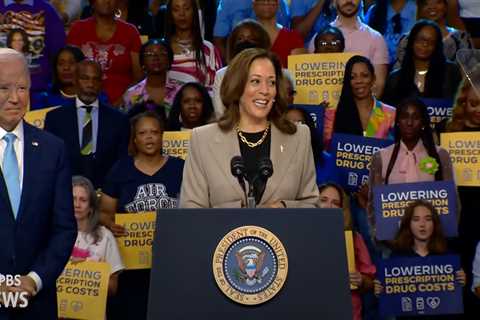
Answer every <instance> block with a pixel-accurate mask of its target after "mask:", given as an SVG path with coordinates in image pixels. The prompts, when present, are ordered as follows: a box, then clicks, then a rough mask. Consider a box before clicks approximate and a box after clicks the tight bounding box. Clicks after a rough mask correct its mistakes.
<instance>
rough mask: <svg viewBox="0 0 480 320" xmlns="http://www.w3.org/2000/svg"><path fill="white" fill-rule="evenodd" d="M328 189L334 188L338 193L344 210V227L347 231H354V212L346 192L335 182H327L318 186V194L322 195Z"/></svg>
mask: <svg viewBox="0 0 480 320" xmlns="http://www.w3.org/2000/svg"><path fill="white" fill-rule="evenodd" d="M328 188H333V189H335V190H336V191H337V193H338V194H339V196H340V203H341V204H342V210H343V219H344V221H343V225H344V228H345V230H352V229H353V221H352V211H351V209H350V202H349V198H348V196H347V194H346V193H345V190H344V189H343V188H342V187H341V186H340V185H338V184H337V183H335V182H325V183H323V184H321V185H319V186H318V193H319V194H321V193H322V192H323V191H324V190H326V189H328Z"/></svg>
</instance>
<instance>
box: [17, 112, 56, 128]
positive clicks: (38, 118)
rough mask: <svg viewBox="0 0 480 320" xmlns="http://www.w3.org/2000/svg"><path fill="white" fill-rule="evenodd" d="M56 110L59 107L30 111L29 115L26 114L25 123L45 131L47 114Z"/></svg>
mask: <svg viewBox="0 0 480 320" xmlns="http://www.w3.org/2000/svg"><path fill="white" fill-rule="evenodd" d="M56 108H58V107H50V108H44V109H38V110H33V111H28V112H27V113H25V117H24V119H25V121H27V122H28V123H30V124H31V125H32V126H35V127H37V128H40V129H43V125H44V124H45V117H46V116H47V112H48V111H50V110H53V109H56Z"/></svg>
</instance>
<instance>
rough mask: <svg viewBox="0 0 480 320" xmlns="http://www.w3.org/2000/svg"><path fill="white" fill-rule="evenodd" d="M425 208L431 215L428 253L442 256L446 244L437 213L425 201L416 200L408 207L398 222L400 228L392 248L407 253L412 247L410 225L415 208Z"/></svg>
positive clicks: (412, 239) (445, 249)
mask: <svg viewBox="0 0 480 320" xmlns="http://www.w3.org/2000/svg"><path fill="white" fill-rule="evenodd" d="M417 207H425V208H427V209H428V210H429V211H430V212H431V213H432V221H433V233H432V236H431V237H430V239H429V240H428V245H427V247H428V251H429V253H433V254H442V253H445V252H446V251H447V243H446V240H445V236H444V235H443V231H442V225H441V223H440V218H439V217H438V213H437V211H436V210H435V208H434V207H433V205H432V204H431V203H430V202H428V201H425V200H416V201H414V202H412V203H410V204H409V205H408V207H407V208H406V209H405V212H404V214H403V217H402V220H401V221H400V228H399V229H398V231H397V234H396V235H395V239H394V240H393V247H394V248H395V250H397V251H400V252H409V251H410V250H412V247H413V245H414V238H413V234H412V230H411V228H410V224H411V222H412V218H413V214H414V212H415V208H417Z"/></svg>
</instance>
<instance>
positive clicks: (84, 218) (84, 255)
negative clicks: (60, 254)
mask: <svg viewBox="0 0 480 320" xmlns="http://www.w3.org/2000/svg"><path fill="white" fill-rule="evenodd" d="M72 187H73V206H74V211H75V219H76V220H77V226H78V235H77V240H76V241H75V246H74V247H73V251H72V255H71V260H72V261H75V262H79V261H100V262H107V263H109V264H110V266H111V273H110V281H109V282H108V294H109V295H115V293H116V291H117V284H118V274H119V273H120V271H121V270H123V269H125V267H124V265H123V263H122V259H121V257H120V252H119V250H118V247H117V242H116V241H115V237H114V236H113V234H112V233H111V232H110V230H108V229H107V228H105V227H104V226H101V225H100V222H99V216H100V212H99V211H98V204H97V194H96V192H95V189H94V188H93V185H92V183H91V182H90V180H88V179H87V178H85V177H82V176H74V177H73V178H72Z"/></svg>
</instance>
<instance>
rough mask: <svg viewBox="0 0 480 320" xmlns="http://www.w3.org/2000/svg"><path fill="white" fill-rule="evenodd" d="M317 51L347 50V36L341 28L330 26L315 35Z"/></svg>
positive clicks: (335, 51) (334, 51)
mask: <svg viewBox="0 0 480 320" xmlns="http://www.w3.org/2000/svg"><path fill="white" fill-rule="evenodd" d="M314 45H315V53H338V52H343V51H344V50H345V38H344V36H343V33H342V31H341V30H340V29H338V28H337V27H334V26H328V27H326V28H325V29H323V30H321V31H320V32H319V33H317V35H316V36H315V40H314Z"/></svg>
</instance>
